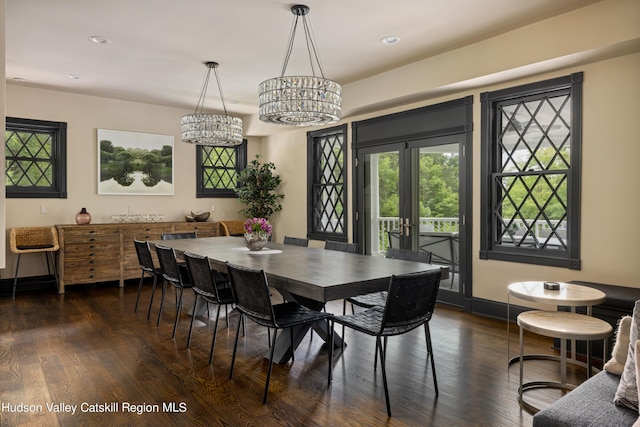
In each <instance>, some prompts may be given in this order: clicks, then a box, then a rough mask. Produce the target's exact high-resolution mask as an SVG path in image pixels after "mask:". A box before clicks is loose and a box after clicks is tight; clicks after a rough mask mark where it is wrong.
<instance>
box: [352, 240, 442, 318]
mask: <svg viewBox="0 0 640 427" xmlns="http://www.w3.org/2000/svg"><path fill="white" fill-rule="evenodd" d="M385 257H386V258H392V259H403V260H406V261H414V262H423V263H425V264H431V252H425V251H411V250H408V249H396V248H389V249H387V252H386V254H385ZM347 302H349V303H351V312H352V313H353V312H354V311H353V306H354V305H357V306H358V307H363V308H371V307H375V306H376V305H382V306H383V305H385V304H386V302H387V291H380V292H373V293H370V294H364V295H358V296H355V297H350V298H347V299H345V300H344V302H343V305H342V314H343V315H345V314H347Z"/></svg>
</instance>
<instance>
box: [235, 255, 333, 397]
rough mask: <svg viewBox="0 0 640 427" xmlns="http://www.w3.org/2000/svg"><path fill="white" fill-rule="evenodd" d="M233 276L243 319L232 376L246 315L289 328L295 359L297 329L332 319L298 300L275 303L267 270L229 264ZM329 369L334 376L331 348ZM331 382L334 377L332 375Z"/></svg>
mask: <svg viewBox="0 0 640 427" xmlns="http://www.w3.org/2000/svg"><path fill="white" fill-rule="evenodd" d="M227 270H228V271H229V277H231V289H232V291H233V299H234V301H235V304H236V308H237V310H238V311H239V312H240V321H238V327H237V330H236V339H235V343H234V345H233V355H232V356H231V369H230V370H229V379H231V378H233V367H234V364H235V361H236V352H237V349H238V337H239V336H240V325H241V324H242V321H243V319H244V318H245V317H246V318H248V319H250V320H252V321H254V322H256V323H257V324H259V325H262V326H266V327H267V328H273V329H275V330H276V332H277V330H278V329H289V334H290V337H291V359H292V360H293V352H294V350H295V347H294V339H293V334H294V331H293V328H294V327H297V326H302V325H310V324H312V323H313V322H316V321H319V320H323V319H329V318H331V317H332V315H331V314H327V313H322V312H319V311H315V310H311V309H310V308H307V307H305V306H303V305H300V304H298V303H297V302H294V301H289V302H285V303H281V304H276V305H273V304H272V302H271V294H270V292H269V290H270V288H269V283H268V281H267V276H266V275H265V273H264V270H254V269H250V268H245V267H241V266H238V265H232V264H229V263H227ZM276 335H277V334H276V333H275V332H274V333H273V334H272V339H271V344H270V350H269V368H268V370H267V381H266V383H265V386H264V393H263V396H262V403H263V404H265V403H267V395H268V393H269V382H270V379H271V371H272V368H273V353H274V350H275V347H276ZM328 353H329V360H328V363H329V370H328V372H327V375H328V376H329V377H330V375H331V357H332V356H333V354H332V350H331V348H329V351H328ZM329 382H330V378H329Z"/></svg>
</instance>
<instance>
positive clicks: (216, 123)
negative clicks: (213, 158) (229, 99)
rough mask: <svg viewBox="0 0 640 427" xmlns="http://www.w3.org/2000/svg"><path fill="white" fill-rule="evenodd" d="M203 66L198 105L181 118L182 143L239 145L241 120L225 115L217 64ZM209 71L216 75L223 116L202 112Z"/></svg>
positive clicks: (211, 63)
mask: <svg viewBox="0 0 640 427" xmlns="http://www.w3.org/2000/svg"><path fill="white" fill-rule="evenodd" d="M204 65H206V66H207V68H208V70H207V74H206V77H205V80H204V84H203V86H202V92H201V93H200V98H199V99H198V104H197V105H196V111H195V113H193V114H187V115H186V116H182V121H181V124H180V127H181V130H182V142H188V143H190V144H198V145H210V146H216V147H229V146H234V145H240V144H242V119H240V118H238V117H233V116H230V115H228V114H227V107H226V106H225V104H224V96H223V95H222V86H221V85H220V77H219V76H218V63H217V62H211V61H210V62H205V63H204ZM211 69H213V71H214V73H215V75H216V81H217V82H218V90H219V91H220V99H221V100H222V108H223V109H224V114H208V113H204V112H203V111H202V109H203V107H204V99H205V96H206V94H207V86H208V85H209V76H210V75H211Z"/></svg>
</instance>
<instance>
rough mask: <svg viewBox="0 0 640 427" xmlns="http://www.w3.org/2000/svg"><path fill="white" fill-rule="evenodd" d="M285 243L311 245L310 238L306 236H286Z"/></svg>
mask: <svg viewBox="0 0 640 427" xmlns="http://www.w3.org/2000/svg"><path fill="white" fill-rule="evenodd" d="M283 243H284V244H285V245H294V246H304V247H307V246H309V239H307V238H305V237H291V236H284V242H283Z"/></svg>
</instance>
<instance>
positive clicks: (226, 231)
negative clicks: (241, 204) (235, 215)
mask: <svg viewBox="0 0 640 427" xmlns="http://www.w3.org/2000/svg"><path fill="white" fill-rule="evenodd" d="M218 227H219V229H218V235H219V236H244V232H245V230H244V221H240V220H232V221H220V222H218Z"/></svg>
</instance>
